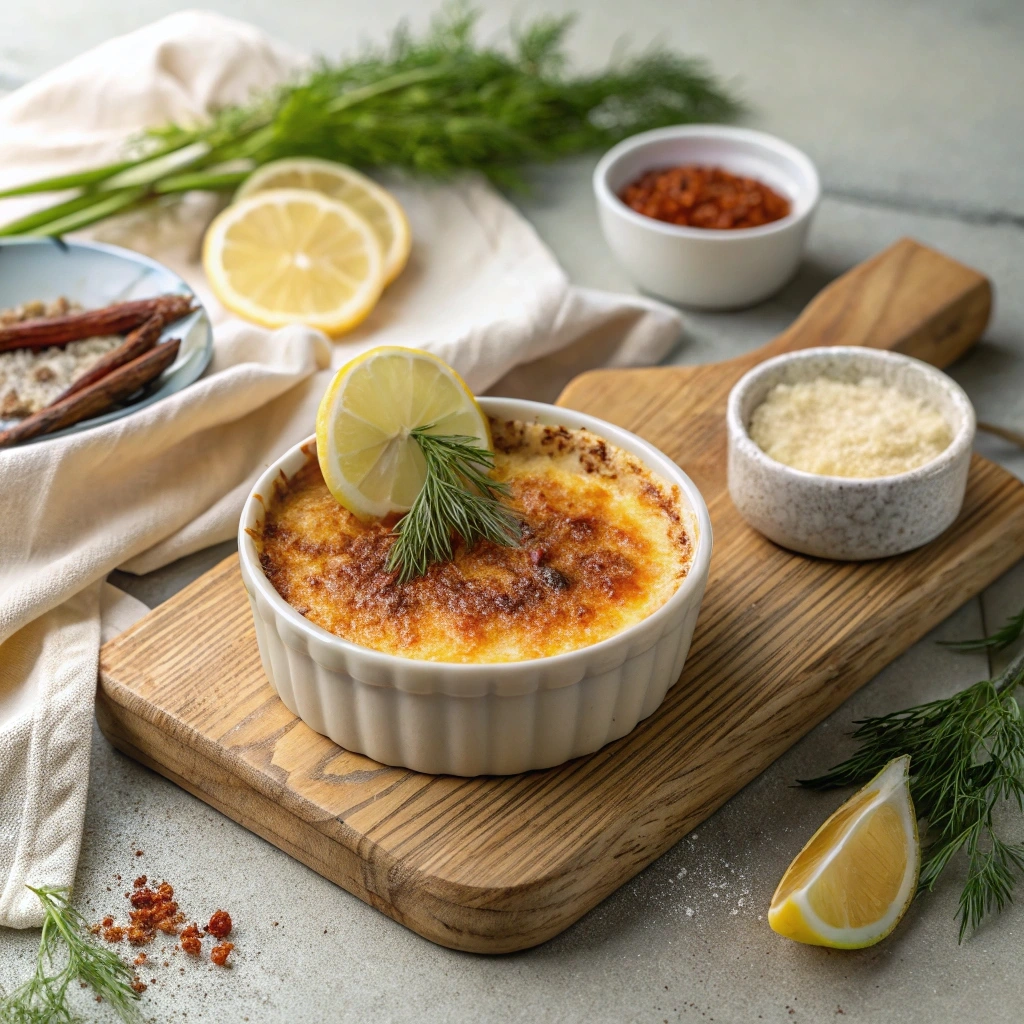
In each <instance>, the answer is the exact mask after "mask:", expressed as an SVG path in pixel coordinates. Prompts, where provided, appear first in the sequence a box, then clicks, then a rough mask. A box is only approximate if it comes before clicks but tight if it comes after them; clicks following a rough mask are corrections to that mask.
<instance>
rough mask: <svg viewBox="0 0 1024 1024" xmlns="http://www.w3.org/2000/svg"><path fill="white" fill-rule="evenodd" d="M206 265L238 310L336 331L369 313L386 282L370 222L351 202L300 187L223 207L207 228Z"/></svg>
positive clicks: (266, 321) (274, 321)
mask: <svg viewBox="0 0 1024 1024" xmlns="http://www.w3.org/2000/svg"><path fill="white" fill-rule="evenodd" d="M203 269H204V270H205V271H206V276H207V279H208V280H209V282H210V287H211V288H212V289H213V291H214V294H216V296H217V298H218V299H220V301H221V302H222V303H223V304H224V306H226V307H227V308H228V309H230V310H231V311H232V312H234V313H237V314H238V315H239V316H243V317H245V318H246V319H247V320H253V321H255V322H256V323H258V324H262V325H263V326H264V327H283V326H285V325H286V324H293V323H302V324H308V325H309V326H310V327H316V328H319V329H320V330H322V331H324V332H325V333H326V334H329V335H332V336H336V335H339V334H343V333H344V332H345V331H348V330H351V329H352V328H353V327H355V326H356V325H357V324H358V323H360V322H361V321H362V320H364V319H365V318H366V317H367V316H368V315H369V313H370V311H371V310H372V309H373V307H374V306H375V305H376V303H377V299H378V298H379V297H380V293H381V289H382V288H383V286H384V264H383V256H382V253H381V247H380V242H379V241H378V239H377V235H376V233H375V232H374V231H373V229H372V228H371V227H370V225H369V224H368V223H367V222H366V221H365V220H364V219H363V218H362V217H361V216H359V214H357V213H355V212H354V211H353V210H352V209H351V208H350V207H348V206H346V205H345V204H344V203H339V202H337V201H336V200H334V199H328V198H327V196H323V195H320V193H318V192H309V191H303V190H301V189H270V190H268V191H265V192H257V193H255V194H254V195H252V196H250V197H249V198H248V199H242V200H241V201H240V202H237V203H233V204H232V205H231V206H229V207H228V208H227V209H226V210H224V211H223V212H221V213H220V214H219V215H218V216H217V218H216V219H215V220H214V222H213V223H212V224H211V225H210V227H209V230H208V231H207V232H206V238H205V240H204V242H203Z"/></svg>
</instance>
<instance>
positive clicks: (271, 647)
mask: <svg viewBox="0 0 1024 1024" xmlns="http://www.w3.org/2000/svg"><path fill="white" fill-rule="evenodd" d="M480 404H481V406H482V407H483V409H484V411H485V412H487V413H488V414H490V415H491V416H495V417H498V418H503V419H520V420H527V421H537V422H540V423H545V424H550V425H558V424H562V425H564V426H566V427H569V428H577V427H586V428H587V429H589V430H592V431H593V432H594V433H596V434H598V435H600V436H601V437H604V438H605V439H607V440H608V441H610V442H611V443H613V444H615V445H618V446H619V447H620V448H623V449H625V450H626V451H628V452H631V453H632V454H634V455H636V456H637V457H638V458H640V459H641V460H642V461H643V463H644V464H645V465H646V466H647V467H648V468H649V469H651V470H652V471H653V472H654V473H656V474H657V475H658V476H660V477H661V478H662V479H664V480H666V481H668V482H669V483H673V484H677V485H678V486H679V490H680V492H681V495H682V499H683V502H684V504H685V506H686V507H687V509H688V510H689V512H690V514H691V524H692V526H691V528H692V531H693V532H694V533H695V534H696V545H695V550H694V554H693V563H692V565H691V568H690V573H689V575H688V576H687V578H686V579H685V580H684V581H683V583H682V585H681V586H680V588H679V590H677V591H676V593H675V594H673V595H672V597H671V598H669V600H668V601H667V602H666V603H665V604H664V605H662V607H661V608H659V609H658V610H657V611H656V612H654V613H653V614H652V615H650V616H649V617H648V618H646V619H644V620H643V621H642V622H640V623H637V624H636V625H635V626H631V627H630V628H629V629H626V630H624V631H623V632H622V633H619V634H618V635H616V636H614V637H611V638H609V639H608V640H604V641H602V642H601V643H597V644H594V645H593V646H591V647H584V648H582V649H581V650H578V651H571V652H569V653H567V654H559V655H556V656H554V657H550V658H537V659H535V660H532V661H523V662H516V663H511V664H497V665H462V664H443V663H438V662H430V661H415V660H412V659H409V658H399V657H395V656H393V655H390V654H383V653H381V652H379V651H374V650H371V649H369V648H367V647H361V646H359V645H357V644H353V643H350V642H348V641H347V640H342V639H341V638H340V637H337V636H335V635H333V634H332V633H329V632H327V631H326V630H324V629H321V628H320V627H319V626H317V625H314V624H313V623H312V622H310V621H309V620H308V619H306V618H304V617H303V616H302V615H300V614H299V613H298V612H297V611H296V610H295V609H294V608H292V607H291V606H290V605H288V604H287V603H286V602H285V601H284V600H283V598H281V596H280V595H279V594H278V593H277V591H276V590H275V589H274V587H273V586H272V585H271V584H270V582H269V581H268V580H267V578H266V576H265V575H264V573H263V570H262V568H261V567H260V560H259V554H258V552H257V549H256V545H255V543H254V542H253V540H252V538H251V537H250V536H249V534H248V533H247V532H246V531H247V530H249V529H253V528H255V527H257V526H258V525H259V524H260V523H261V522H262V518H263V515H264V508H263V502H262V500H261V497H260V496H261V495H266V496H269V495H270V493H271V489H272V487H273V484H274V481H275V480H276V479H278V475H279V474H281V473H283V474H284V475H285V477H290V476H292V475H293V474H294V473H296V472H297V471H298V470H299V469H300V468H301V466H302V465H303V464H304V463H305V461H306V458H307V456H306V454H305V453H304V452H303V450H302V448H303V446H302V445H296V446H295V447H294V448H292V449H291V450H290V451H288V452H287V453H285V455H284V456H283V457H282V458H281V459H279V460H278V461H277V462H275V463H274V464H273V465H272V466H270V468H269V469H267V471H266V472H265V473H264V474H263V475H262V476H261V477H260V479H259V480H258V481H257V482H256V485H255V487H254V488H253V490H252V493H251V494H250V495H249V498H248V500H247V501H246V503H245V506H244V508H243V510H242V518H241V522H240V524H239V532H238V552H239V560H240V562H241V568H242V580H243V582H244V584H245V589H246V590H247V591H248V594H249V602H250V604H251V606H252V613H253V620H254V622H255V624H256V639H257V642H258V643H259V649H260V657H261V658H262V660H263V667H264V669H265V671H266V673H267V677H268V678H269V680H270V682H271V684H272V685H273V687H274V689H275V690H277V692H278V694H279V695H280V697H281V700H283V701H284V703H285V705H287V707H288V709H289V710H290V711H292V712H293V713H294V714H296V715H297V716H298V717H299V718H301V719H302V720H303V721H304V722H305V723H306V724H307V725H308V726H309V727H310V728H312V729H314V730H316V731H317V732H319V733H323V734H325V735H327V736H329V737H330V738H331V739H332V740H334V742H335V743H338V744H339V745H340V746H342V747H345V748H346V749H347V750H354V751H358V752H360V753H363V754H366V755H368V756H369V757H372V758H373V759H374V760H376V761H382V762H384V763H385V764H392V765H405V766H406V767H409V768H413V769H415V770H416V771H421V772H430V773H434V774H452V775H509V774H515V773H518V772H524V771H528V770H530V769H533V768H549V767H551V766H552V765H556V764H561V763H562V762H563V761H567V760H569V759H570V758H573V757H579V756H580V755H582V754H589V753H591V752H592V751H595V750H597V749H599V748H600V747H602V746H604V744H606V743H608V742H610V741H611V740H614V739H618V738H619V737H620V736H624V735H625V734H626V733H628V732H629V731H630V730H631V729H632V728H633V727H634V726H635V725H636V724H637V722H639V721H640V720H641V719H643V718H646V717H647V716H648V715H650V714H652V713H653V712H654V711H655V709H656V708H657V707H658V705H659V704H661V702H662V700H663V699H664V697H665V693H666V691H667V690H668V688H669V687H670V686H671V685H672V684H673V683H674V682H675V681H676V680H677V679H678V678H679V675H680V673H681V672H682V669H683V662H684V660H685V658H686V654H687V651H688V650H689V647H690V639H691V637H692V636H693V628H694V626H695V624H696V622H697V613H698V611H699V610H700V603H701V599H702V597H703V595H704V586H705V584H706V583H707V578H708V568H709V565H710V562H711V520H710V519H709V518H708V510H707V506H706V505H705V504H704V499H703V498H702V497H701V495H700V492H699V491H698V490H697V488H696V487H695V486H694V484H693V482H692V481H691V480H690V478H689V477H688V476H687V475H686V474H685V473H684V472H682V470H680V469H679V467H678V466H676V464H675V463H674V462H673V461H672V460H671V459H669V458H668V457H667V456H665V455H663V454H662V453H661V452H659V451H658V450H657V449H656V448H654V447H653V446H651V445H649V444H648V443H647V442H646V441H643V440H641V439H640V438H639V437H637V436H636V435H634V434H631V433H629V432H628V431H625V430H622V429H620V428H619V427H615V426H612V425H611V424H610V423H605V422H603V421H602V420H598V419H595V418H594V417H592V416H585V415H583V414H582V413H578V412H573V411H571V410H569V409H558V408H556V407H554V406H550V405H542V404H540V403H538V402H523V401H518V400H512V399H501V398H483V399H481V400H480ZM309 443H310V442H309V441H307V442H304V444H305V445H308V444H309Z"/></svg>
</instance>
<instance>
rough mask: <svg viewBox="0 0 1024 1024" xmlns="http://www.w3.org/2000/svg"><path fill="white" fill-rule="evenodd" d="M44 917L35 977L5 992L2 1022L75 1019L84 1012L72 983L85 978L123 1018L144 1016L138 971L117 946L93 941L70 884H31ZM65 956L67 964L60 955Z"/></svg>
mask: <svg viewBox="0 0 1024 1024" xmlns="http://www.w3.org/2000/svg"><path fill="white" fill-rule="evenodd" d="M28 888H29V889H31V890H32V892H34V893H35V894H36V896H38V897H39V902H40V903H42V905H43V911H44V913H45V915H46V916H45V918H44V920H43V933H42V936H41V938H40V940H39V953H38V954H37V956H36V966H35V971H34V972H33V974H32V977H31V978H29V979H28V980H27V981H25V982H24V983H23V984H21V985H20V986H19V987H18V988H17V989H15V990H14V991H13V992H11V993H10V994H9V995H0V1022H3V1024H75V1022H77V1021H79V1020H80V1019H81V1018H80V1017H79V1016H78V1015H77V1014H76V1013H75V1012H74V1011H73V1010H72V1008H71V1005H70V1003H69V1001H68V994H69V989H70V988H71V986H72V984H73V983H75V982H84V983H85V984H86V985H88V986H89V987H90V988H91V989H92V990H93V992H94V993H95V994H96V995H97V996H100V997H101V998H102V999H103V1000H105V1001H106V1002H107V1003H109V1004H110V1005H111V1006H112V1007H113V1008H114V1010H115V1011H116V1012H117V1014H118V1016H119V1017H120V1018H121V1020H123V1021H127V1022H131V1024H134V1022H137V1021H139V1020H140V1019H141V1018H140V1016H139V1012H138V1008H137V1005H136V1004H137V1000H138V998H139V996H138V993H137V992H136V991H135V990H134V989H133V988H132V981H133V979H134V973H133V971H132V969H131V968H130V967H129V966H128V964H126V963H125V962H124V961H123V960H122V959H121V958H120V957H119V956H118V955H117V954H116V953H115V952H114V951H113V950H111V949H106V948H104V947H103V946H100V945H99V944H98V943H96V942H93V941H92V940H91V939H90V938H89V935H88V929H87V927H86V923H85V919H84V918H83V917H82V915H81V914H80V913H79V912H78V911H77V910H75V908H74V907H73V906H71V903H70V900H69V897H70V890H68V889H63V888H56V887H54V886H45V885H44V886H40V887H39V888H38V889H37V888H35V887H33V886H31V885H30V886H29V887H28ZM65 957H66V961H65V963H64V965H63V966H62V967H61V966H58V961H59V960H60V959H62V958H65Z"/></svg>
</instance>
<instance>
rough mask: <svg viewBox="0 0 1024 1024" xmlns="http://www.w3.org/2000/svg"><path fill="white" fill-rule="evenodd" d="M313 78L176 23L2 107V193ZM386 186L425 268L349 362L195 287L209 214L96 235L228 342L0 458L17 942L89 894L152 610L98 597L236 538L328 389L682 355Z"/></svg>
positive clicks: (0, 782)
mask: <svg viewBox="0 0 1024 1024" xmlns="http://www.w3.org/2000/svg"><path fill="white" fill-rule="evenodd" d="M303 63H304V59H303V58H302V57H300V56H298V55H296V54H294V53H290V52H288V51H286V50H285V49H283V48H282V47H280V46H278V45H276V44H275V43H272V42H271V41H270V40H269V39H268V38H267V37H266V36H264V35H263V34H262V33H261V32H259V31H258V30H256V29H254V28H252V27H251V26H248V25H245V24H241V23H239V22H235V21H231V20H228V19H225V18H223V17H220V16H218V15H215V14H211V13H205V12H194V11H193V12H185V13H181V14H176V15H172V16H171V17H168V18H165V19H164V20H162V21H160V22H157V23H155V24H154V25H151V26H149V27H148V28H145V29H142V30H140V31H138V32H134V33H132V34H130V35H128V36H124V37H122V38H118V39H114V40H111V41H110V42H108V43H105V44H103V45H102V46H99V47H97V48H96V49H95V50H93V51H91V52H89V53H87V54H85V55H83V56H81V57H79V58H77V59H75V60H73V61H71V62H70V63H68V64H67V65H65V66H63V67H61V68H58V69H57V70H55V71H53V72H51V73H49V74H47V75H45V76H43V77H42V78H40V79H38V80H37V81H35V82H33V83H31V84H29V85H27V86H25V87H23V88H22V89H19V90H18V91H16V92H15V93H12V94H11V95H9V96H8V97H6V98H4V99H3V100H0V154H2V157H0V187H4V186H11V185H15V184H18V183H19V182H22V181H25V180H29V179H33V178H37V177H41V176H44V175H53V174H57V173H62V172H68V171H72V170H77V169H80V168H83V167H86V166H89V165H92V164H94V163H98V162H101V161H107V160H113V159H115V158H117V157H118V155H119V154H120V153H121V152H122V146H123V143H124V139H125V137H126V135H130V134H131V133H133V132H136V131H138V130H140V129H141V128H143V127H145V126H147V125H154V124H160V123H164V122H167V121H170V120H175V121H179V122H181V121H184V122H189V121H196V120H198V119H201V118H203V117H204V116H206V115H208V114H209V113H210V112H211V111H212V110H214V109H216V108H218V107H221V106H223V105H225V104H229V103H233V102H239V101H242V100H244V99H246V98H247V97H248V96H249V95H250V94H251V92H252V91H253V90H254V89H266V88H268V87H270V86H273V85H274V84H275V83H278V82H280V81H282V80H284V79H285V78H287V77H288V76H289V75H291V74H294V73H295V72H296V71H297V70H298V69H300V68H301V66H302V65H303ZM388 184H389V185H390V186H391V187H393V188H394V190H395V192H396V194H397V195H398V197H399V199H400V200H401V202H402V204H403V205H404V206H405V208H406V211H407V213H408V216H409V220H410V223H411V225H412V230H413V236H414V239H415V242H414V248H413V254H412V257H411V259H410V263H409V266H408V268H407V269H406V271H405V272H404V274H403V275H402V277H401V278H400V279H399V280H398V281H397V282H396V283H395V284H393V285H392V286H391V287H390V288H389V289H388V292H387V293H386V295H385V296H384V298H383V300H382V301H381V303H380V305H379V307H378V309H377V310H376V311H375V312H374V313H373V315H372V316H371V317H370V318H369V319H368V320H367V321H366V323H365V324H364V325H363V326H362V327H361V328H360V329H359V330H358V331H357V332H355V333H353V334H351V335H349V336H348V337H347V338H346V339H345V340H344V341H342V342H340V343H329V342H328V341H327V340H326V339H325V338H324V337H323V336H322V335H320V334H318V333H317V332H315V331H311V330H308V329H306V328H302V327H289V328H284V329H282V330H278V331H273V332H272V331H267V330H263V329H261V328H257V327H254V326H252V325H250V324H246V323H244V322H242V321H240V320H238V319H237V318H234V317H232V316H229V315H227V314H226V313H225V311H224V310H223V309H221V308H220V307H219V305H218V304H217V303H216V301H215V300H214V299H213V298H212V296H211V295H210V294H209V292H208V289H207V288H206V285H205V282H204V280H203V277H202V272H201V270H200V269H199V265H198V253H199V246H200V242H201V238H202V233H203V229H204V228H205V225H206V224H207V222H208V220H209V218H210V216H211V215H212V214H213V213H214V212H215V210H216V208H217V202H218V200H216V199H215V198H213V197H209V196H190V197H188V198H187V199H186V200H185V201H184V202H182V203H181V204H180V205H179V206H178V207H177V208H176V209H175V210H173V211H170V212H164V213H163V214H162V215H161V216H159V217H154V216H152V215H138V216H132V217H128V218H124V219H122V220H121V221H120V222H118V223H115V224H111V225H108V226H105V227H104V228H103V229H102V230H101V231H98V232H97V234H98V235H99V237H102V238H103V239H104V240H106V241H114V242H117V243H119V244H121V245H124V246H127V247H131V248H134V249H137V250H140V251H144V252H147V253H149V254H150V255H153V256H155V257H156V258H158V259H160V260H161V261H163V262H164V263H166V264H167V265H169V266H171V267H173V268H174V269H176V270H177V271H178V272H179V273H181V274H182V276H184V277H185V278H186V279H187V280H188V281H189V282H190V284H192V286H193V287H194V288H195V289H196V290H197V292H198V293H199V295H200V297H201V298H202V299H203V301H204V303H205V305H206V308H207V310H208V311H209V313H210V314H211V317H212V319H213V321H214V324H215V355H214V360H213V363H212V365H211V368H210V370H209V371H208V373H207V374H206V375H205V376H204V377H203V378H202V379H201V380H200V381H198V382H197V383H195V384H194V385H192V386H191V387H189V388H187V389H186V390H184V391H182V392H180V393H178V394H176V395H173V396H171V397H169V398H167V399H165V400H163V401H161V402H158V403H156V404H154V405H152V406H150V407H148V408H146V409H144V410H140V411H139V412H137V413H135V414H133V415H131V416H128V417H124V418H122V419H119V420H116V421H114V422H112V423H109V424H106V425H104V426H102V427H97V428H95V429H92V430H88V431H84V432H81V433H77V434H73V435H71V436H69V437H66V438H62V439H57V440H52V441H43V442H41V443H37V444H31V445H26V446H23V447H20V448H16V449H12V450H5V451H0V925H8V926H14V927H28V926H32V925H38V924H39V923H40V921H41V914H40V913H39V907H38V903H37V901H36V899H35V897H34V896H33V895H32V894H31V893H29V892H28V891H27V890H26V889H25V885H26V883H28V884H34V885H39V884H57V885H60V884H70V883H71V882H72V881H73V880H74V872H75V865H76V862H77V858H78V851H79V846H80V842H81V836H82V827H83V820H84V814H85V799H86V788H87V777H88V762H89V741H90V729H91V719H92V711H93V699H94V694H95V686H96V665H97V656H98V650H99V645H100V642H101V620H102V622H103V623H104V627H103V628H104V630H105V632H106V633H108V634H109V633H111V632H114V631H116V630H117V629H118V628H124V626H126V625H127V624H130V622H131V621H133V619H134V618H135V617H137V616H138V614H139V613H140V611H141V609H140V608H139V607H138V606H137V604H135V603H132V602H126V601H124V600H123V599H115V598H116V593H114V594H112V593H111V590H112V588H109V587H108V586H107V585H105V584H103V583H102V580H103V579H104V578H105V576H106V574H107V573H109V572H110V571H111V570H112V569H114V568H117V567H122V568H126V569H128V570H130V571H134V572H147V571H150V570H152V569H155V568H157V567H159V566H161V565H164V564H166V563H167V562H170V561H172V560H173V559H175V558H179V557H181V556H183V555H186V554H188V553H190V552H192V551H195V550H198V549H200V548H203V547H206V546H208V545H210V544H213V543H216V542H218V541H221V540H225V539H227V538H229V537H231V536H233V534H234V532H235V529H236V526H237V519H238V514H239V511H240V508H241V505H242V501H243V499H244V497H245V495H246V493H247V492H248V490H249V488H250V487H251V485H252V482H253V480H254V479H255V477H256V476H257V475H258V474H259V473H260V472H261V471H262V470H263V469H264V468H265V467H266V466H267V465H268V464H269V463H270V462H271V461H273V460H274V459H275V458H276V457H277V456H278V455H279V454H280V453H281V452H282V451H283V450H284V449H285V448H287V447H288V446H290V445H292V444H294V443H295V442H297V441H299V440H301V439H302V438H304V437H306V436H308V435H309V434H310V433H312V431H313V423H314V415H315V410H316V405H317V403H318V401H319V398H320V396H321V394H322V393H323V391H324V388H325V387H326V384H327V381H328V380H329V378H330V374H331V372H332V368H336V367H337V366H339V365H340V364H341V363H343V362H344V361H346V360H348V359H349V358H351V357H352V355H353V354H355V353H357V352H358V351H360V350H361V349H364V348H367V347H370V346H372V345H377V344H382V343H397V344H403V345H410V346H414V347H421V348H424V349H429V350H430V351H432V352H435V353H436V354H438V355H439V356H441V357H442V358H443V359H445V360H447V361H448V362H449V363H451V364H452V365H453V366H454V367H455V368H456V369H457V370H458V371H459V372H460V373H462V374H463V376H464V377H465V378H466V380H467V381H468V382H469V384H470V386H471V387H472V388H473V389H474V390H475V391H477V392H482V391H484V390H486V389H489V388H495V389H496V390H498V391H499V392H501V391H503V390H514V391H515V393H518V394H529V396H530V397H536V398H546V399H547V398H551V397H553V395H554V393H556V392H557V390H558V387H559V386H560V384H561V383H562V382H563V381H564V379H566V378H567V376H569V375H570V374H571V373H573V372H578V371H579V370H581V369H585V368H587V367H588V366H593V365H601V364H605V365H607V364H639V363H652V362H656V361H657V360H658V359H660V358H661V357H662V356H663V355H665V354H666V352H667V351H668V350H669V349H670V348H671V347H672V345H673V344H674V343H675V341H676V340H677V338H678V335H679V329H680V325H679V318H678V314H676V313H675V311H673V310H671V309H669V308H667V307H664V306H661V305H659V304H657V303H653V302H647V301H645V300H641V299H634V298H630V297H626V296H615V295H609V294H605V293H599V292H594V291H588V290H584V289H579V288H575V287H573V286H572V285H571V284H570V283H569V282H568V280H567V279H566V277H565V274H564V273H563V271H562V270H561V268H560V267H559V266H558V264H557V263H556V262H555V260H554V258H553V257H552V255H551V254H550V253H549V252H548V251H547V250H546V248H545V247H544V246H543V244H542V243H541V242H540V240H539V239H538V237H537V236H536V234H535V233H534V231H533V230H532V228H531V227H530V226H529V225H528V224H527V223H526V222H525V221H524V220H523V219H522V218H521V217H520V216H519V215H518V214H517V213H516V211H515V210H514V209H513V208H512V207H511V206H509V205H508V204H507V203H506V202H505V201H504V200H503V199H502V198H501V197H500V196H499V195H497V194H496V193H495V192H494V191H493V190H492V189H491V188H490V187H489V186H488V185H487V184H486V183H485V182H483V181H481V180H479V179H477V178H475V177H472V176H469V177H466V178H463V179H460V180H459V181H457V182H453V183H449V184H443V185H442V184H431V183H424V182H419V181H409V180H401V179H397V180H390V181H389V182H388ZM42 201H52V199H51V198H50V197H43V199H42V200H41V199H40V197H32V198H28V199H22V200H17V201H14V200H8V201H3V202H0V222H4V221H7V220H9V219H13V218H14V217H16V216H20V215H21V214H23V213H25V212H27V211H28V210H30V209H33V208H35V207H37V206H39V205H41V202H42ZM55 288H57V289H59V282H55ZM39 297H45V296H39ZM31 298H37V296H25V299H31ZM503 379H504V380H505V381H506V384H505V386H504V387H503V385H502V381H503Z"/></svg>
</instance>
